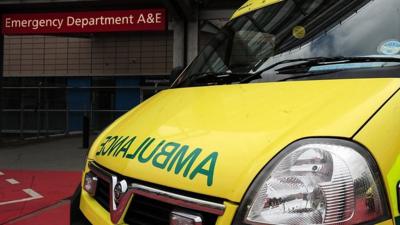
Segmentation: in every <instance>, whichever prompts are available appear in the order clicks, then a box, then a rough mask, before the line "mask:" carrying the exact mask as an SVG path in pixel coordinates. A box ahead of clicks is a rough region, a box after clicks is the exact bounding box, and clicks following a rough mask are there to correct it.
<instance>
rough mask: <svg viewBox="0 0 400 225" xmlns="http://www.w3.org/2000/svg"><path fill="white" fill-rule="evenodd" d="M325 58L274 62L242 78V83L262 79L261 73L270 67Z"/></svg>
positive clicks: (317, 58) (317, 59)
mask: <svg viewBox="0 0 400 225" xmlns="http://www.w3.org/2000/svg"><path fill="white" fill-rule="evenodd" d="M324 59H326V58H325V57H315V58H304V59H288V60H283V61H279V62H277V63H274V64H272V65H270V66H268V67H266V68H264V69H262V70H260V71H258V72H257V73H253V74H251V75H250V76H248V77H246V78H244V79H243V80H241V81H240V83H248V82H250V81H252V80H255V79H260V78H262V77H261V74H262V73H263V72H265V71H268V70H270V69H273V68H275V67H277V66H279V65H282V64H288V63H295V62H312V61H320V60H324Z"/></svg>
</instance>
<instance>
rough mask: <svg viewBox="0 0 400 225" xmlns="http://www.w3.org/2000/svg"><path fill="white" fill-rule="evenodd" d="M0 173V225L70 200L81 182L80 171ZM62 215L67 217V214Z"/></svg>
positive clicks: (12, 171) (42, 224)
mask: <svg viewBox="0 0 400 225" xmlns="http://www.w3.org/2000/svg"><path fill="white" fill-rule="evenodd" d="M0 171H1V172H0V224H4V223H7V222H10V221H13V220H16V219H18V218H21V217H23V216H26V215H29V214H31V213H35V212H37V211H39V210H41V209H44V208H47V207H50V206H52V205H55V204H57V203H59V202H60V201H62V200H64V199H67V198H69V197H71V196H72V195H73V193H74V191H75V189H76V187H77V185H78V184H79V182H80V179H81V173H80V172H50V171H15V170H0ZM54 210H55V209H54ZM58 210H60V209H57V210H55V211H53V214H57V213H59V211H58ZM66 214H67V215H68V216H69V213H68V212H67V213H66ZM49 216H50V217H51V215H49ZM45 218H47V217H45ZM40 224H41V225H47V223H40ZM48 224H49V225H50V224H54V223H52V222H49V223H48ZM57 224H59V223H57Z"/></svg>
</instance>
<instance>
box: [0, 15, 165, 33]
mask: <svg viewBox="0 0 400 225" xmlns="http://www.w3.org/2000/svg"><path fill="white" fill-rule="evenodd" d="M166 20H167V18H166V10H165V9H140V10H113V11H93V12H59V13H19V14H3V15H2V21H1V23H2V24H1V28H2V29H1V31H2V34H4V35H23V34H53V33H97V32H123V31H164V30H166V24H167V22H166Z"/></svg>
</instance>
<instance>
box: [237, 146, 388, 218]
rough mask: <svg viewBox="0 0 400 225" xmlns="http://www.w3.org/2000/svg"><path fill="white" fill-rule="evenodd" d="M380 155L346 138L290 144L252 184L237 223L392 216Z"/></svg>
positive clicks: (239, 212) (241, 207)
mask: <svg viewBox="0 0 400 225" xmlns="http://www.w3.org/2000/svg"><path fill="white" fill-rule="evenodd" d="M378 171H379V170H378V168H377V166H376V163H375V161H374V160H373V158H372V157H371V155H370V154H369V152H368V151H367V150H365V149H364V148H362V147H361V146H359V145H357V144H355V143H351V142H348V141H343V140H332V139H312V140H311V139H308V140H302V141H299V142H296V143H294V144H292V145H290V146H288V147H287V148H286V149H285V150H284V151H282V152H281V153H280V154H279V155H278V156H277V157H276V158H275V159H274V160H272V161H271V163H269V164H268V165H267V166H266V167H265V168H264V170H263V171H262V172H261V174H260V175H259V176H258V177H257V179H256V180H255V182H254V183H253V185H252V187H250V189H249V190H248V193H247V194H246V196H245V198H244V200H243V202H242V205H241V206H240V209H239V211H238V214H237V216H236V222H235V224H243V223H244V224H341V225H342V224H362V223H366V222H372V221H375V222H376V221H378V220H382V219H387V218H388V212H389V210H388V208H387V201H386V195H385V192H384V188H383V186H382V182H381V177H380V174H379V172H378Z"/></svg>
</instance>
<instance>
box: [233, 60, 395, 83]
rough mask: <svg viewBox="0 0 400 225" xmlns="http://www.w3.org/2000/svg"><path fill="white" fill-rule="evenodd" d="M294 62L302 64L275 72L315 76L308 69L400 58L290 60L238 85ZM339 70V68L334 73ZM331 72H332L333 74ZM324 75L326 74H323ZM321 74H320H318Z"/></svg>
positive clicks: (253, 75) (279, 63) (270, 67)
mask: <svg viewBox="0 0 400 225" xmlns="http://www.w3.org/2000/svg"><path fill="white" fill-rule="evenodd" d="M295 62H303V63H297V64H295V65H291V66H286V67H282V68H279V69H277V70H275V72H276V73H277V74H278V75H280V74H282V75H289V74H303V75H307V74H310V73H311V74H314V75H315V74H316V73H312V72H310V69H311V68H312V67H315V66H328V65H335V64H346V63H369V62H399V63H400V58H394V57H344V56H339V57H315V58H304V59H291V60H283V61H280V62H277V63H274V64H272V65H270V66H268V67H266V68H264V69H262V70H260V71H258V72H257V73H254V74H252V75H250V76H249V77H246V78H245V79H243V80H242V81H241V82H240V83H248V82H250V81H252V80H255V79H260V78H262V76H261V74H262V73H263V72H265V71H268V70H271V69H273V68H274V67H277V66H279V65H282V64H288V63H295ZM338 70H340V69H339V68H338V69H337V70H334V71H338ZM334 71H332V72H334ZM325 73H326V72H325ZM319 74H321V72H320V73H319Z"/></svg>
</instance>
